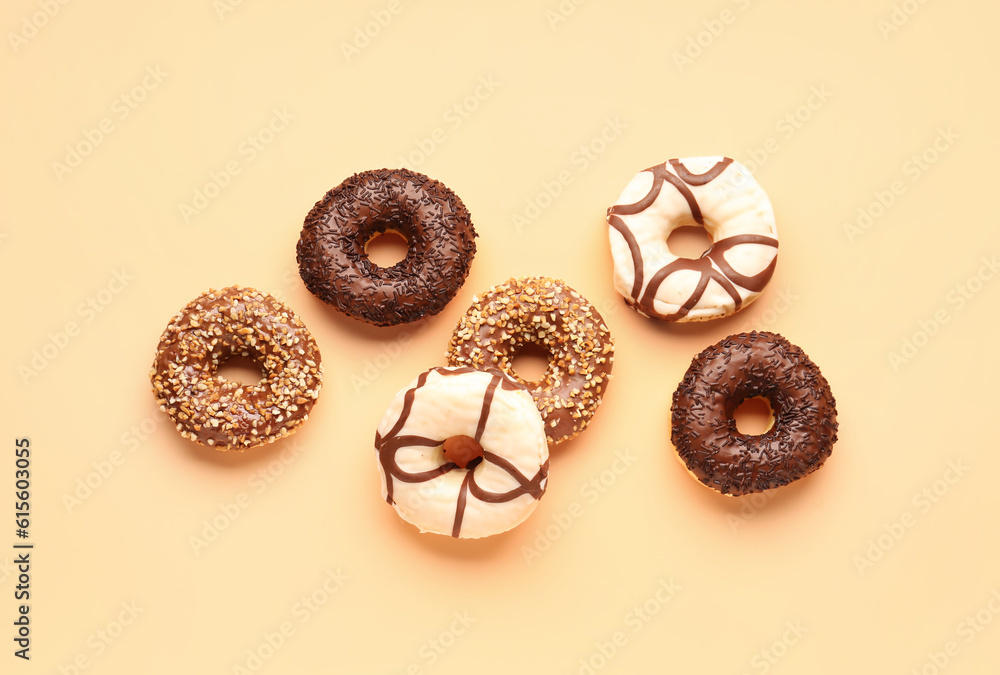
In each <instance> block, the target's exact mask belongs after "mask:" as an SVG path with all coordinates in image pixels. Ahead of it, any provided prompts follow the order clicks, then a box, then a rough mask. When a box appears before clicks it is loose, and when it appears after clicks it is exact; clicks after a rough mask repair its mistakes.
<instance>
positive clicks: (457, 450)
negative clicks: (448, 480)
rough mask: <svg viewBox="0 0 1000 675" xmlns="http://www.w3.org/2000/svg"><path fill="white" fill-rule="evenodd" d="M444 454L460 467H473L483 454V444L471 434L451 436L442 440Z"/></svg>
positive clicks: (480, 460)
mask: <svg viewBox="0 0 1000 675" xmlns="http://www.w3.org/2000/svg"><path fill="white" fill-rule="evenodd" d="M443 448H444V456H445V459H447V460H448V461H449V462H453V463H454V464H455V465H456V466H458V467H459V468H461V469H474V468H475V467H476V466H477V465H478V464H479V463H480V462H482V460H483V457H484V456H485V451H484V450H483V446H482V445H480V444H479V441H477V440H476V439H474V438H472V437H471V436H451V437H449V438H446V439H445V441H444V445H443Z"/></svg>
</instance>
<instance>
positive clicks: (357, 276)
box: [296, 169, 476, 326]
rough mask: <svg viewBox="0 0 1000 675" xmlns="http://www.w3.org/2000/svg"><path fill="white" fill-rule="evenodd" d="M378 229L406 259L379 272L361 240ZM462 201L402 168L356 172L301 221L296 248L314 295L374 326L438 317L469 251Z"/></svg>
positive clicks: (470, 230) (465, 268)
mask: <svg viewBox="0 0 1000 675" xmlns="http://www.w3.org/2000/svg"><path fill="white" fill-rule="evenodd" d="M383 232H394V233H396V234H399V235H400V236H402V237H403V238H405V239H406V241H407V246H408V248H407V253H406V257H405V258H404V259H403V260H401V261H399V262H398V263H396V264H395V265H393V266H392V267H379V266H378V265H376V264H375V263H373V262H372V261H371V259H370V258H369V257H368V254H367V252H366V251H367V247H368V243H369V242H370V241H371V240H372V239H374V238H375V237H377V236H378V235H379V234H381V233H383ZM475 238H476V230H475V228H474V227H473V225H472V221H471V219H470V218H469V212H468V210H466V208H465V204H463V203H462V200H461V199H459V198H458V196H457V195H456V194H455V193H454V192H452V191H451V190H449V189H448V188H447V187H445V185H444V184H443V183H440V182H438V181H436V180H434V179H432V178H428V177H427V176H425V175H423V174H420V173H416V172H415V171H409V170H407V169H377V170H374V171H364V172H362V173H357V174H354V175H353V176H351V177H350V178H348V179H347V180H345V181H344V182H343V183H341V184H340V185H338V186H337V187H335V188H333V189H332V190H330V191H329V192H327V193H326V195H325V196H324V197H323V199H321V200H320V201H319V202H317V203H316V205H315V206H314V207H313V208H312V210H311V211H310V212H309V215H307V216H306V220H305V224H304V225H303V227H302V233H301V235H300V237H299V242H298V245H297V247H296V258H297V260H298V264H299V275H300V276H301V277H302V281H303V282H304V283H305V285H306V288H308V289H309V291H310V292H311V293H313V295H315V296H316V297H318V298H320V299H321V300H323V301H324V302H326V303H327V304H329V305H332V306H333V307H334V308H336V309H338V310H340V311H341V312H344V313H345V314H348V315H350V316H353V317H354V318H356V319H360V320H361V321H366V322H368V323H370V324H374V325H376V326H393V325H396V324H401V323H408V322H411V321H416V320H417V319H421V318H423V317H425V316H431V315H434V314H437V313H438V312H440V311H441V310H442V309H444V306H445V305H446V304H448V302H449V301H450V300H451V299H452V298H453V297H455V294H456V293H457V292H458V289H459V288H461V286H462V284H463V283H465V278H466V277H467V276H468V274H469V265H470V264H471V262H472V258H473V256H474V255H475V253H476V242H475Z"/></svg>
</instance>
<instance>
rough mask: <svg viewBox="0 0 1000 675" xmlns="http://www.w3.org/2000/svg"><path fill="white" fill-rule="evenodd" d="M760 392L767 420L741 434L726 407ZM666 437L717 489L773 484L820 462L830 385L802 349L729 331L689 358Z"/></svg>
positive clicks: (832, 424) (833, 419) (831, 407)
mask: <svg viewBox="0 0 1000 675" xmlns="http://www.w3.org/2000/svg"><path fill="white" fill-rule="evenodd" d="M758 396H760V397H763V398H765V399H767V401H768V402H769V403H770V404H771V409H772V411H773V413H774V425H773V426H772V427H771V429H769V430H768V431H767V432H766V433H764V434H760V435H747V434H742V433H740V432H739V431H738V430H737V429H736V422H735V420H734V418H733V413H734V411H735V410H736V408H738V407H739V405H740V404H741V403H743V401H745V400H747V399H749V398H755V397H758ZM671 422H672V433H671V441H672V442H673V444H674V447H675V448H676V449H677V453H678V455H679V456H680V458H681V460H682V461H683V462H684V464H685V465H686V466H687V468H688V470H689V471H690V472H691V473H692V474H693V475H694V476H695V478H697V479H698V480H699V481H701V482H702V483H704V484H705V485H707V486H709V487H711V488H714V489H716V490H718V491H719V492H721V493H723V494H731V495H737V496H738V495H745V494H750V493H753V492H762V491H764V490H768V489H771V488H775V487H780V486H782V485H786V484H788V483H791V482H792V481H795V480H798V479H799V478H802V477H803V476H805V475H807V474H809V473H812V472H813V471H815V470H816V469H818V468H819V467H821V466H822V465H823V463H824V462H825V461H826V459H827V457H829V456H830V453H831V452H832V449H833V444H834V443H835V442H836V441H837V405H836V401H835V400H834V397H833V394H832V393H831V392H830V385H829V384H828V383H827V381H826V379H825V378H824V377H823V375H822V373H820V371H819V368H818V367H817V366H816V364H815V363H813V362H812V361H811V360H810V359H809V357H808V356H806V354H805V352H803V351H802V349H801V348H799V347H797V346H796V345H793V344H792V343H790V342H789V341H788V340H786V339H785V338H783V337H782V336H780V335H778V334H776V333H768V332H756V331H754V332H751V333H740V334H739V335H730V336H729V337H727V338H725V339H723V340H722V341H720V342H718V343H716V344H714V345H712V346H711V347H708V348H707V349H705V350H704V351H703V352H701V353H700V354H698V355H697V356H696V357H695V358H694V360H693V361H692V362H691V366H690V367H689V368H688V370H687V372H686V373H685V375H684V379H683V380H682V381H681V383H680V385H679V386H678V387H677V390H676V391H675V392H674V396H673V406H672V412H671Z"/></svg>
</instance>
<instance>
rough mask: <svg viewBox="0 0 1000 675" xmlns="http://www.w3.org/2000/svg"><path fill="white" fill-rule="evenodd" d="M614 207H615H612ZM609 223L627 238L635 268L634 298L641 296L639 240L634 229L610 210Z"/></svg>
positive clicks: (641, 265)
mask: <svg viewBox="0 0 1000 675" xmlns="http://www.w3.org/2000/svg"><path fill="white" fill-rule="evenodd" d="M612 208H613V207H612ZM608 224H609V225H610V226H611V227H613V228H615V229H616V230H618V231H619V232H620V233H621V235H622V237H624V238H625V243H626V244H628V251H629V253H631V254H632V269H633V270H635V274H634V275H633V280H632V298H633V299H635V298H638V297H639V291H641V290H642V282H643V278H642V270H643V264H642V252H641V251H640V250H639V242H637V241H636V240H635V235H634V234H632V230H630V229H628V226H627V225H626V224H625V221H624V220H622V219H621V218H619V217H618V216H617V215H614V214H612V213H610V212H609V214H608Z"/></svg>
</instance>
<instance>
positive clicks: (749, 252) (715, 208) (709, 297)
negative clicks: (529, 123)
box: [608, 157, 778, 322]
mask: <svg viewBox="0 0 1000 675" xmlns="http://www.w3.org/2000/svg"><path fill="white" fill-rule="evenodd" d="M608 225H609V230H608V236H609V239H610V241H611V257H612V259H613V262H614V280H615V288H616V289H617V290H618V292H619V293H621V294H622V296H623V297H624V298H625V301H626V302H627V303H628V304H629V305H631V306H632V307H633V308H635V309H636V310H637V311H638V312H639V313H640V314H643V315H645V316H648V317H652V318H656V319H662V320H665V321H675V322H685V321H707V320H709V319H717V318H720V317H723V316H728V315H730V314H732V313H734V312H736V311H738V310H739V309H740V308H742V307H746V306H747V305H749V304H750V303H751V302H753V301H754V300H756V299H757V297H758V296H759V295H760V293H761V292H762V291H763V290H764V287H765V286H767V282H768V281H770V280H771V275H772V274H773V273H774V266H775V263H776V262H777V258H778V230H777V227H776V225H775V222H774V209H773V208H772V207H771V201H770V200H769V199H768V197H767V194H766V193H765V192H764V189H763V188H762V187H761V186H760V184H759V183H757V181H756V180H755V179H754V177H753V176H752V175H751V174H750V171H749V170H748V169H747V168H746V167H745V166H743V165H742V164H740V163H739V162H736V161H734V160H732V159H729V158H728V157H689V158H686V159H671V160H669V161H667V162H664V163H663V164H658V165H657V166H653V167H650V168H648V169H646V170H645V171H640V172H639V173H638V174H636V176H635V177H634V178H633V179H632V180H631V182H630V183H629V184H628V185H627V186H626V187H625V190H624V191H623V192H622V193H621V196H619V197H618V200H617V201H616V202H615V203H614V205H612V206H611V208H609V209H608ZM689 225H701V226H704V228H705V231H706V232H707V233H708V235H709V237H711V239H712V246H711V248H709V249H708V250H707V251H706V252H705V253H704V254H702V256H701V257H700V258H697V259H690V258H681V257H679V256H676V255H674V254H673V253H671V252H670V249H669V247H668V246H667V238H668V237H669V236H670V234H671V232H673V231H674V230H675V229H677V228H678V227H684V226H689Z"/></svg>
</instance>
